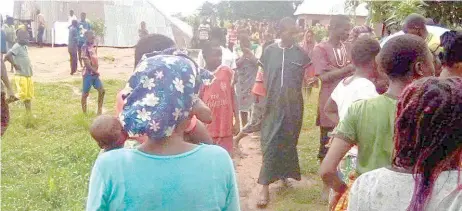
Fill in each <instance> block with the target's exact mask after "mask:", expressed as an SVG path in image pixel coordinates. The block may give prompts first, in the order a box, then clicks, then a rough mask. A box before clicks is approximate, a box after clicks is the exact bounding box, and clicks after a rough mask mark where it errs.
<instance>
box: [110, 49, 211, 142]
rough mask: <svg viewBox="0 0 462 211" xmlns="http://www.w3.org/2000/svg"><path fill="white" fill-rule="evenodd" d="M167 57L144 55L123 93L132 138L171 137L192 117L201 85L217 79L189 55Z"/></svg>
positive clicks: (124, 117)
mask: <svg viewBox="0 0 462 211" xmlns="http://www.w3.org/2000/svg"><path fill="white" fill-rule="evenodd" d="M165 54H167V53H160V54H155V55H154V54H150V55H148V56H143V57H144V58H143V59H142V60H141V62H140V63H139V64H138V66H137V67H136V69H135V72H134V73H133V75H132V76H131V77H130V79H129V80H128V83H127V85H126V87H125V89H124V90H123V91H124V108H123V111H122V112H121V114H120V116H119V119H120V121H121V123H122V125H123V127H124V130H125V131H126V132H127V133H128V135H129V136H131V137H137V136H142V135H147V136H148V137H149V138H150V139H152V140H159V139H162V138H165V137H168V136H171V135H172V133H173V131H174V129H175V127H176V126H177V125H178V124H179V123H180V122H181V121H183V120H185V119H187V118H189V114H190V112H191V109H192V106H193V105H194V103H195V101H196V100H197V99H198V98H197V96H198V91H199V89H200V86H201V85H209V84H210V83H211V82H212V80H213V76H212V75H211V74H209V73H208V71H206V70H201V69H199V68H198V67H197V65H196V64H195V63H194V62H193V61H192V60H191V59H190V58H189V57H187V56H186V55H184V54H180V53H178V51H171V52H170V53H168V55H165Z"/></svg>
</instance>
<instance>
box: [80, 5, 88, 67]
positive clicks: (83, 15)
mask: <svg viewBox="0 0 462 211" xmlns="http://www.w3.org/2000/svg"><path fill="white" fill-rule="evenodd" d="M89 30H91V25H90V23H89V22H88V21H87V13H84V12H82V13H81V14H80V22H79V26H78V32H79V42H78V47H79V49H78V51H77V53H78V55H79V63H80V66H81V67H82V68H83V64H82V46H83V44H85V42H86V39H85V32H86V31H89Z"/></svg>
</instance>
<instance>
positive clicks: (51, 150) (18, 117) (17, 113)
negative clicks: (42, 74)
mask: <svg viewBox="0 0 462 211" xmlns="http://www.w3.org/2000/svg"><path fill="white" fill-rule="evenodd" d="M104 86H105V88H106V99H105V104H104V105H105V106H104V107H105V109H106V110H107V112H108V113H113V110H114V102H115V95H116V92H117V91H118V90H119V89H121V88H122V87H123V86H124V83H123V82H121V81H110V80H109V81H105V82H104ZM72 87H74V89H73V88H72ZM80 87H81V81H75V82H71V83H52V84H49V83H46V84H42V83H35V89H36V90H35V94H36V97H35V99H34V100H33V101H32V114H33V115H34V116H35V117H32V118H30V117H28V116H27V115H26V114H25V109H24V106H23V104H22V103H13V104H10V114H11V118H10V125H9V127H8V130H7V131H6V133H5V134H4V136H3V137H2V145H1V147H2V153H1V157H2V181H1V192H2V195H1V201H2V205H1V209H2V210H83V209H84V205H85V201H86V195H87V191H88V187H87V186H88V179H89V176H90V171H91V168H92V165H93V162H94V160H95V159H96V157H97V155H98V152H99V150H98V146H97V145H96V143H95V142H94V141H93V140H92V139H91V137H90V135H89V133H88V127H89V125H90V123H91V121H92V120H93V118H94V117H95V111H96V106H97V105H96V101H97V99H96V98H97V92H96V91H95V90H92V92H91V93H90V97H89V103H88V110H89V111H90V112H89V114H88V115H83V114H82V112H81V107H80V95H78V93H75V92H74V91H75V90H80V89H81V88H80Z"/></svg>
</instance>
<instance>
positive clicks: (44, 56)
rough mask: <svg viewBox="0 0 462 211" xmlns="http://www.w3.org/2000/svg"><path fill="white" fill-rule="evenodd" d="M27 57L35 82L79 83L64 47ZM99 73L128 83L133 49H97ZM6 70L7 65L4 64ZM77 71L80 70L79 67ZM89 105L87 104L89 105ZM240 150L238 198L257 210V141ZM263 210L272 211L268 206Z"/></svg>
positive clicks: (245, 142)
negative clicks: (242, 156)
mask: <svg viewBox="0 0 462 211" xmlns="http://www.w3.org/2000/svg"><path fill="white" fill-rule="evenodd" d="M29 56H30V59H31V61H32V68H33V72H34V77H33V80H34V81H35V82H41V83H49V82H60V81H73V80H81V75H80V74H76V75H74V76H71V75H70V74H69V73H70V65H69V54H68V52H67V47H59V48H41V49H39V48H34V47H31V48H29ZM98 57H99V65H100V68H99V71H100V72H101V78H102V79H103V80H108V79H118V80H127V79H128V77H129V76H130V74H131V73H132V71H133V62H134V58H133V57H134V50H133V49H114V48H99V49H98ZM7 68H8V70H9V64H7ZM79 68H80V67H79ZM65 86H68V87H69V88H71V90H72V92H73V94H74V95H75V96H76V97H78V96H80V90H79V89H78V88H77V87H74V86H73V85H71V84H67V83H65ZM89 104H91V106H93V104H95V106H96V102H94V100H92V99H90V100H89ZM89 106H90V105H89ZM241 149H242V151H243V152H244V153H245V154H247V155H248V156H246V157H245V158H236V159H235V160H234V161H235V166H236V172H237V179H238V185H239V195H240V198H241V207H242V210H243V211H251V210H257V208H256V206H255V205H256V202H257V200H258V198H259V191H260V186H259V185H258V184H257V179H258V175H259V173H260V166H261V162H262V157H261V151H260V141H259V140H258V139H252V138H251V137H246V138H244V139H242V140H241ZM311 185H312V182H311V180H309V179H307V178H303V179H302V181H301V182H296V183H294V186H295V188H297V187H309V186H311ZM280 188H281V186H280V185H278V184H276V185H271V186H270V192H271V198H274V196H275V193H276V192H277V191H278V190H279V189H280ZM260 210H263V211H272V210H273V209H272V208H271V205H270V206H269V207H268V208H267V209H260Z"/></svg>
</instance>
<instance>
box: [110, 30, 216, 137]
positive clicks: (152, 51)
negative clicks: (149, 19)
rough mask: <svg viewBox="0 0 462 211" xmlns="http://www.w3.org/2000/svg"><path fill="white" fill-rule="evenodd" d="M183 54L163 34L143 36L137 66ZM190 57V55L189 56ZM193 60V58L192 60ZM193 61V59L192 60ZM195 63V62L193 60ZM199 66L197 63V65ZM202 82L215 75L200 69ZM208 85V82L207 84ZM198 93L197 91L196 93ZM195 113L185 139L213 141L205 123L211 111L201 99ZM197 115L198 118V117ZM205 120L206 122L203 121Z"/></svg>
mask: <svg viewBox="0 0 462 211" xmlns="http://www.w3.org/2000/svg"><path fill="white" fill-rule="evenodd" d="M173 54H182V56H185V57H187V56H186V55H185V52H183V51H180V50H178V49H176V48H175V42H174V41H173V40H172V39H170V38H168V37H166V36H164V35H161V34H150V35H147V36H145V37H143V38H141V39H140V40H139V41H138V43H137V45H136V47H135V67H136V66H137V65H138V63H140V62H141V61H142V60H143V59H147V58H149V57H154V56H158V55H173ZM187 58H189V57H187ZM191 61H192V60H191ZM192 62H193V61H192ZM193 63H194V62H193ZM196 66H197V65H196ZM198 78H199V80H201V81H200V82H201V83H202V82H203V81H207V80H208V81H210V80H212V79H213V75H211V74H210V73H208V71H206V70H200V77H198ZM197 84H199V82H196V92H198V91H199V86H197ZM205 85H208V84H205ZM124 94H126V93H124V90H122V91H120V92H119V93H118V94H117V97H116V113H117V114H119V113H120V112H121V111H122V110H123V106H124V104H125V102H124ZM196 94H197V93H196ZM193 113H194V114H195V115H194V116H193V117H192V120H191V123H190V125H189V127H188V128H187V129H186V136H185V139H186V140H187V141H190V142H193V143H212V138H211V137H210V136H209V134H208V132H207V129H206V128H205V125H204V123H210V122H211V121H212V117H211V111H210V109H208V108H207V107H206V106H205V105H204V103H203V102H202V101H200V100H198V101H197V103H196V104H195V105H194V107H193ZM196 116H197V118H196ZM203 122H204V123H203ZM130 139H135V140H136V141H138V142H139V143H143V142H144V141H146V140H147V137H146V136H143V137H130Z"/></svg>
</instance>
